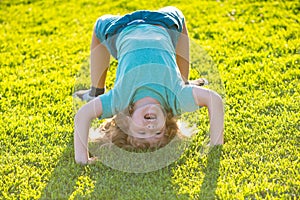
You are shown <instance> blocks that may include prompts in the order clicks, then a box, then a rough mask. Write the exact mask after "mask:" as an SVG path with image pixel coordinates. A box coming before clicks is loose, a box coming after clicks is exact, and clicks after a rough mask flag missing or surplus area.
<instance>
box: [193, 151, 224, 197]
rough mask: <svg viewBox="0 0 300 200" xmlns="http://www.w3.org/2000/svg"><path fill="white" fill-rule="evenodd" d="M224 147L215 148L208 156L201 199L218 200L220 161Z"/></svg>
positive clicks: (200, 194)
mask: <svg viewBox="0 0 300 200" xmlns="http://www.w3.org/2000/svg"><path fill="white" fill-rule="evenodd" d="M221 155H222V146H217V147H214V148H213V149H212V150H211V151H210V152H209V153H208V156H207V166H206V169H205V170H204V173H205V177H204V180H203V182H202V185H201V189H200V193H199V197H200V199H216V189H217V183H218V177H219V175H220V172H219V168H220V160H221Z"/></svg>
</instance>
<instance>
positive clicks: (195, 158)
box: [0, 0, 300, 199]
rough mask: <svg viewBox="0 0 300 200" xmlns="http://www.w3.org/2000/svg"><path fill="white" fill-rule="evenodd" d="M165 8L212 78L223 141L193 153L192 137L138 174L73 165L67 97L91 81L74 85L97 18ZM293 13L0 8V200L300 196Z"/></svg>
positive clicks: (264, 7) (148, 4)
mask: <svg viewBox="0 0 300 200" xmlns="http://www.w3.org/2000/svg"><path fill="white" fill-rule="evenodd" d="M165 5H175V6H177V7H178V8H180V9H182V11H183V13H184V14H185V16H186V20H187V25H188V29H189V34H190V36H191V38H192V40H193V41H194V42H195V43H197V44H198V45H199V46H201V47H202V48H203V49H204V50H205V51H206V52H207V53H208V55H210V56H211V58H212V60H213V62H214V64H215V66H216V67H217V69H218V71H219V73H220V76H221V78H222V80H223V83H224V87H225V92H226V122H225V126H226V128H225V145H223V146H222V147H218V148H213V149H211V150H209V151H204V152H203V148H202V147H203V145H202V144H203V136H204V135H205V133H203V132H199V134H198V136H197V137H195V138H194V140H193V143H192V144H191V145H190V148H188V149H187V150H186V151H185V152H184V154H183V155H182V156H181V158H180V159H179V160H178V161H177V162H176V163H174V164H172V165H170V166H168V167H166V168H163V169H161V170H158V171H155V172H151V173H146V174H130V173H125V172H120V171H117V170H113V169H110V168H108V167H106V166H104V165H103V164H102V163H97V164H96V165H92V166H79V165H76V164H75V162H74V158H73V157H74V154H73V126H74V124H73V116H74V107H73V106H74V102H73V99H72V93H73V92H74V89H78V88H83V87H86V86H88V85H89V82H88V81H86V82H85V83H83V84H82V85H76V83H78V82H80V81H79V80H78V79H76V78H77V77H83V76H80V75H79V73H82V67H87V66H88V57H89V45H90V40H91V31H92V28H93V24H94V22H95V20H96V19H97V18H98V17H99V16H101V15H102V14H106V13H113V14H117V13H120V14H124V13H127V12H131V11H134V10H136V9H157V8H159V7H162V6H165ZM299 9H300V5H299V3H298V2H297V1H287V2H279V1H266V2H265V1H262V2H256V1H205V2H200V1H196V0H195V1H192V0H187V1H181V2H180V1H156V0H155V1H137V0H132V1H106V0H104V1H98V2H97V1H94V0H91V1H88V0H86V1H78V0H77V1H73V0H72V1H65V2H64V1H34V0H32V1H30V0H27V1H25V0H24V1H8V0H4V1H0V28H1V33H2V34H1V35H0V54H1V56H0V65H1V66H0V67H1V70H0V114H1V118H0V148H1V149H0V152H1V155H0V156H1V157H0V174H1V179H0V199H38V198H42V199H68V198H69V199H176V198H178V199H298V198H299V196H300V193H299V188H300V182H299V180H300V174H299V168H300V164H299V163H300V162H299V141H300V133H299V132H300V127H299V124H300V123H299V122H300V117H299V111H300V109H299V108H300V95H299V89H300V88H299V87H300V82H299V80H300V67H299V66H300V65H299V62H300V58H299V54H300V52H299V44H300V34H299V30H300V25H299ZM193 56H194V57H197V56H195V55H194V54H193V55H192V57H193ZM112 64H113V66H115V65H116V62H115V61H112ZM113 70H114V68H111V72H110V73H111V74H113V72H114V71H113ZM87 75H88V72H87ZM191 76H195V75H194V74H191ZM83 82H84V81H83ZM75 85H76V87H77V88H74V86H75ZM112 85H113V79H112V78H109V79H108V81H107V87H108V88H111V87H112ZM199 113H200V114H202V115H203V116H201V117H199V119H203V121H201V122H196V123H197V126H198V127H199V129H200V130H203V131H205V130H206V129H207V125H205V124H207V119H205V116H206V115H207V113H206V110H205V109H203V110H201V111H200V112H199ZM190 120H191V121H193V119H190Z"/></svg>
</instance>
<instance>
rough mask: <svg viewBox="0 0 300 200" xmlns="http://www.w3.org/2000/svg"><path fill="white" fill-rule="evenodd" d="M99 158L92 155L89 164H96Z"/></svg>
mask: <svg viewBox="0 0 300 200" xmlns="http://www.w3.org/2000/svg"><path fill="white" fill-rule="evenodd" d="M97 160H98V158H97V157H91V158H89V159H88V161H87V164H89V165H91V164H95V163H96V162H97Z"/></svg>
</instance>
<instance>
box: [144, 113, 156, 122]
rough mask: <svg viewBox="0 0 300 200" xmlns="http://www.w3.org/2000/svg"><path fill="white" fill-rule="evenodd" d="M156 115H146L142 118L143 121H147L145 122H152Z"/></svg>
mask: <svg viewBox="0 0 300 200" xmlns="http://www.w3.org/2000/svg"><path fill="white" fill-rule="evenodd" d="M156 118H157V117H156V115H155V114H153V113H147V114H146V115H145V116H144V119H145V120H147V121H153V120H156Z"/></svg>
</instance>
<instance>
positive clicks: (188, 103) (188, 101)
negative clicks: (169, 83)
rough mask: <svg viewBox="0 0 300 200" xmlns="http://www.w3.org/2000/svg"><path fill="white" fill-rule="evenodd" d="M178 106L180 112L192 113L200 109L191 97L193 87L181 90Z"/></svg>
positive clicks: (188, 86)
mask: <svg viewBox="0 0 300 200" xmlns="http://www.w3.org/2000/svg"><path fill="white" fill-rule="evenodd" d="M178 100H179V104H180V107H181V112H182V113H184V112H194V111H196V110H197V109H199V108H200V107H199V106H198V105H197V104H196V102H195V99H194V96H193V86H190V85H187V86H185V87H183V88H182V90H181V92H180V94H179V99H178Z"/></svg>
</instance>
